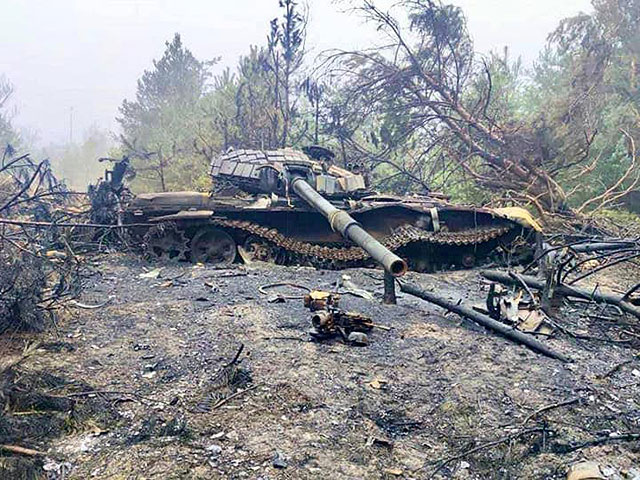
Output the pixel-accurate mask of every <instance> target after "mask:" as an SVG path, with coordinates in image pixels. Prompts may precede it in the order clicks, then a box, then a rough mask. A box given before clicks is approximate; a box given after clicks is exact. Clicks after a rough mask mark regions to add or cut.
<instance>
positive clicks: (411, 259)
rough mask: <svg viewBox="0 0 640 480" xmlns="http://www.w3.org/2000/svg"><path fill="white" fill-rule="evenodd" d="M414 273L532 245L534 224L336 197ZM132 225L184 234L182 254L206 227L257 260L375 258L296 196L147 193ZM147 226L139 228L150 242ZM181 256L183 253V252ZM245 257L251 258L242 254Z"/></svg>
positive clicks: (438, 204)
mask: <svg viewBox="0 0 640 480" xmlns="http://www.w3.org/2000/svg"><path fill="white" fill-rule="evenodd" d="M332 203H333V204H334V205H335V206H336V207H337V208H341V209H343V210H345V211H346V212H347V213H348V214H349V215H351V216H352V217H353V218H354V220H355V221H356V222H358V223H359V224H360V225H361V226H362V228H363V229H364V230H366V232H368V233H369V234H370V235H371V236H372V237H373V238H375V239H376V240H377V241H379V242H380V243H382V245H384V246H386V247H387V248H389V250H391V251H393V252H394V253H396V254H397V255H399V256H400V257H401V258H403V259H404V260H405V261H406V262H407V263H408V265H409V268H410V269H412V270H414V271H433V270H436V269H441V268H451V267H454V268H455V267H470V266H473V265H474V264H475V263H476V262H477V261H478V260H480V259H482V258H485V257H487V256H488V255H490V254H492V253H495V252H499V253H504V254H508V252H509V250H510V249H512V248H514V247H515V246H517V245H524V244H528V243H529V240H530V239H531V238H532V237H533V235H532V234H533V229H532V228H531V227H530V226H528V225H523V224H521V223H518V222H516V221H514V220H511V219H509V218H507V217H505V216H504V215H500V214H499V213H497V212H495V211H492V210H490V209H482V208H473V207H465V206H459V205H452V204H449V203H447V202H444V201H442V200H435V199H429V198H416V197H411V198H404V199H403V198H397V197H368V198H363V199H360V200H358V201H350V200H338V201H333V202H332ZM126 213H127V215H126V219H127V223H138V224H140V223H149V224H154V225H160V224H172V225H175V226H176V227H177V228H178V229H179V230H180V231H181V232H183V234H184V238H185V240H184V242H183V246H182V248H184V250H185V252H184V257H185V258H189V257H190V256H191V252H192V250H193V245H191V244H190V242H192V240H193V238H194V237H195V236H196V235H198V232H200V231H202V230H203V229H207V228H209V229H217V230H221V231H223V232H225V233H226V234H228V235H229V236H230V237H231V238H232V239H233V242H234V243H235V245H236V246H238V247H239V249H240V250H242V249H243V247H246V245H247V242H249V243H250V244H251V245H255V244H257V245H258V246H259V247H260V249H261V250H262V251H263V252H264V251H266V252H268V253H267V254H263V255H262V256H260V257H259V258H258V260H266V261H273V262H275V263H280V264H302V265H315V266H319V267H324V268H338V269H339V268H346V267H354V266H371V265H373V263H374V262H373V260H372V258H371V256H370V255H368V254H367V253H366V252H364V251H363V250H362V249H360V248H359V247H357V246H356V245H354V244H353V243H352V242H350V241H349V240H345V239H344V238H343V237H342V236H341V235H340V234H339V233H337V232H335V231H333V230H332V229H331V226H330V225H329V223H328V222H327V221H326V219H325V218H324V217H323V216H322V215H321V214H320V213H318V212H316V211H315V210H313V209H312V208H311V207H310V206H309V205H307V204H306V203H305V202H303V201H302V200H301V199H298V198H289V199H284V198H274V197H269V196H248V197H246V198H219V197H214V196H211V195H208V194H201V193H194V192H171V193H158V194H147V195H141V196H138V197H136V198H135V199H134V200H133V201H132V202H131V203H130V205H129V207H128V209H127V212H126ZM148 230H149V229H147V228H145V227H140V228H139V229H138V230H137V231H135V232H134V233H135V234H137V235H138V237H139V238H141V239H142V240H143V241H144V236H145V235H147V234H148ZM180 258H182V256H180ZM242 258H245V257H244V256H242Z"/></svg>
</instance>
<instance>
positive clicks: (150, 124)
mask: <svg viewBox="0 0 640 480" xmlns="http://www.w3.org/2000/svg"><path fill="white" fill-rule="evenodd" d="M209 64H210V63H205V62H201V61H199V60H197V59H196V58H195V57H194V56H193V54H192V53H191V52H190V51H189V50H188V49H187V48H185V47H184V46H183V44H182V40H181V38H180V35H179V34H176V35H175V36H174V38H173V40H172V41H171V42H167V43H166V49H165V52H164V54H163V56H162V58H161V59H160V60H158V61H154V62H153V67H154V68H153V69H152V70H149V71H145V72H144V74H143V75H142V77H141V78H140V80H138V88H137V91H136V99H135V101H128V100H125V101H124V102H123V103H122V106H121V107H120V115H121V116H120V117H119V118H118V122H119V123H120V125H121V127H122V130H123V135H122V139H121V144H122V147H121V148H122V153H123V154H124V155H128V156H130V157H131V158H132V159H133V168H134V169H135V170H136V171H137V174H138V175H137V177H136V181H135V182H134V187H135V188H136V189H138V190H157V189H160V190H163V191H166V190H174V189H181V188H196V187H197V186H198V185H199V184H200V183H201V182H202V176H203V175H204V173H205V172H206V169H207V165H206V161H204V160H203V158H202V157H201V156H200V155H198V153H197V151H196V150H195V149H194V140H195V138H196V133H197V131H198V129H199V126H200V124H201V122H203V120H204V118H203V114H202V111H201V109H200V108H199V106H200V102H201V99H202V97H203V94H204V93H205V89H206V82H207V79H208V77H209V72H208V66H209Z"/></svg>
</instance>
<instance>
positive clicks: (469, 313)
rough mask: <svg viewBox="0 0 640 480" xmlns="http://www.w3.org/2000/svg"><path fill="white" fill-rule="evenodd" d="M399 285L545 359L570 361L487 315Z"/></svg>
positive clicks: (407, 284)
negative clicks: (541, 355) (545, 357)
mask: <svg viewBox="0 0 640 480" xmlns="http://www.w3.org/2000/svg"><path fill="white" fill-rule="evenodd" d="M399 283H400V290H402V291H403V292H405V293H408V294H410V295H414V296H416V297H418V298H421V299H423V300H426V301H427V302H430V303H433V304H435V305H438V306H440V307H442V308H446V309H447V310H450V311H452V312H454V313H457V314H458V315H462V316H463V317H466V318H468V319H469V320H472V321H474V322H476V323H478V324H480V325H482V326H483V327H486V328H488V329H490V330H493V331H494V332H497V333H499V334H500V335H502V336H504V337H506V338H507V339H509V340H512V341H514V342H516V343H519V344H521V345H525V346H526V347H529V348H530V349H531V350H534V351H535V352H538V353H541V354H543V355H546V356H547V357H551V358H555V359H557V360H560V361H562V362H570V361H571V359H570V358H568V357H566V356H564V355H562V354H561V353H558V352H556V351H554V350H552V349H550V348H549V347H547V346H546V345H545V344H544V343H541V342H539V341H538V340H536V339H535V338H532V337H531V336H529V335H527V334H524V333H522V332H520V331H519V330H515V329H514V328H511V327H509V326H507V325H505V324H504V323H500V322H498V321H496V320H494V319H493V318H491V317H489V316H487V315H484V314H482V313H479V312H476V311H475V310H473V309H471V308H469V307H465V306H464V305H459V304H457V303H454V302H452V301H450V300H446V299H444V298H442V297H439V296H438V295H436V294H435V293H432V292H428V291H426V290H423V289H421V288H419V287H417V286H416V285H412V284H410V283H406V282H399Z"/></svg>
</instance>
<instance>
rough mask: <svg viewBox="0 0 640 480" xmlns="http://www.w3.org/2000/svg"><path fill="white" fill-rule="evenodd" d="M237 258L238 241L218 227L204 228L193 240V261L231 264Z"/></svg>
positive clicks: (221, 264) (222, 264)
mask: <svg viewBox="0 0 640 480" xmlns="http://www.w3.org/2000/svg"><path fill="white" fill-rule="evenodd" d="M235 259H236V242H234V241H233V238H231V236H230V235H229V234H228V233H226V232H224V231H222V230H218V229H217V228H203V229H202V230H199V231H198V233H196V234H195V235H194V237H193V239H192V240H191V261H192V262H200V263H212V264H214V265H220V266H225V265H231V264H232V263H233V261H234V260H235Z"/></svg>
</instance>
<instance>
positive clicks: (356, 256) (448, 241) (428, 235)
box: [211, 217, 514, 269]
mask: <svg viewBox="0 0 640 480" xmlns="http://www.w3.org/2000/svg"><path fill="white" fill-rule="evenodd" d="M211 223H212V224H213V225H217V226H219V227H222V228H230V229H236V230H240V231H242V232H244V233H249V234H251V235H255V236H258V237H260V238H263V239H265V240H266V241H268V242H269V243H271V244H273V245H275V246H276V247H278V248H280V249H282V250H284V251H285V252H286V253H287V258H286V260H285V261H284V263H299V264H302V265H312V266H315V267H319V268H330V269H340V268H348V267H357V266H365V265H368V264H369V263H370V262H371V257H370V255H369V254H368V253H367V252H366V251H365V250H364V249H362V248H360V247H358V246H349V247H332V246H322V245H316V244H313V243H309V242H303V241H300V240H295V239H293V238H290V237H287V236H285V235H283V234H282V233H280V232H279V231H278V230H276V229H274V228H269V227H265V226H263V225H259V224H256V223H253V222H249V221H246V220H233V219H228V218H220V217H214V218H212V219H211ZM513 228H514V227H511V226H505V227H490V228H478V229H473V230H467V231H462V232H446V231H440V232H431V231H427V230H423V229H420V228H417V227H414V226H411V225H404V226H402V227H399V228H397V229H396V230H395V231H394V232H393V233H392V234H391V235H389V236H387V237H385V238H384V239H382V240H381V243H382V244H383V245H384V246H385V247H387V248H388V249H389V250H391V251H392V252H395V251H397V250H398V249H400V248H402V247H405V246H408V245H410V244H412V243H416V242H424V243H428V244H430V245H434V246H453V247H464V246H471V245H478V244H481V243H484V242H489V241H491V240H494V239H497V238H499V237H501V236H503V235H505V234H506V233H508V232H510V231H511V230H512V229H513Z"/></svg>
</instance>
